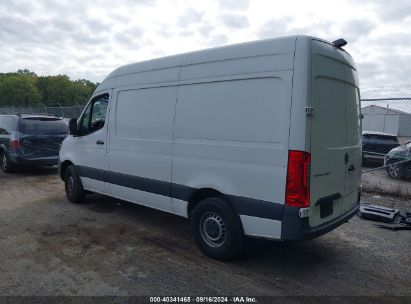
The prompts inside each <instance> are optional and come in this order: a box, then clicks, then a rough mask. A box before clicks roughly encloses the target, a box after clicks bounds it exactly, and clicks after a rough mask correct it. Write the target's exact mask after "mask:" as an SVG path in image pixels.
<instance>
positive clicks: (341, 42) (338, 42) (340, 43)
mask: <svg viewBox="0 0 411 304" xmlns="http://www.w3.org/2000/svg"><path fill="white" fill-rule="evenodd" d="M347 43H348V42H347V41H345V40H344V39H343V38H340V39H337V40H335V41H333V45H334V46H335V47H338V48H342V47H343V46H345V45H347Z"/></svg>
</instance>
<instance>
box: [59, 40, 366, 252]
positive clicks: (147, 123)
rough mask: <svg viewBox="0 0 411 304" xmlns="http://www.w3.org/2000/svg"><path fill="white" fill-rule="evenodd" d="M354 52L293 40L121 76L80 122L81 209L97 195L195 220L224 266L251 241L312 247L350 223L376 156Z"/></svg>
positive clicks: (69, 144) (76, 128) (189, 57)
mask: <svg viewBox="0 0 411 304" xmlns="http://www.w3.org/2000/svg"><path fill="white" fill-rule="evenodd" d="M340 42H341V41H340ZM340 46H341V45H340V44H339V43H334V44H331V43H328V42H326V41H323V40H320V39H317V38H313V37H307V36H292V37H285V38H277V39H269V40H263V41H256V42H251V43H244V44H238V45H232V46H226V47H221V48H215V49H210V50H205V51H199V52H193V53H188V54H183V55H177V56H172V57H166V58H162V59H157V60H151V61H146V62H141V63H136V64H131V65H127V66H123V67H120V68H118V69H117V70H115V71H114V72H112V73H111V74H110V75H108V76H107V78H106V79H105V80H104V81H103V82H102V83H101V84H100V85H99V87H98V88H97V89H96V91H95V93H94V95H93V96H92V98H91V100H90V101H89V103H88V105H87V106H86V108H85V109H84V111H83V113H82V115H81V117H80V119H79V121H78V122H77V121H76V120H71V121H70V123H69V127H70V133H71V135H70V136H68V137H67V139H66V140H65V141H64V142H63V145H62V148H61V150H60V166H59V167H60V176H61V178H62V179H63V180H64V181H65V188H66V194H67V197H68V199H69V200H70V201H71V202H74V203H78V202H81V201H82V200H83V197H84V194H85V190H88V191H91V192H97V193H103V194H106V195H109V196H112V197H116V198H120V199H123V200H126V201H130V202H134V203H139V204H142V205H146V206H149V207H152V208H156V209H159V210H163V211H166V212H170V213H174V214H176V215H180V216H183V217H186V218H189V219H190V222H191V228H192V230H193V234H194V238H195V240H196V242H197V244H198V246H199V247H200V249H201V250H202V251H203V252H204V253H205V254H206V255H208V256H210V257H213V258H216V259H221V260H225V259H230V258H232V257H234V256H235V255H236V254H237V253H238V252H239V251H240V247H241V244H242V241H241V240H242V237H243V235H246V236H250V237H259V238H267V239H273V240H303V239H309V238H313V237H317V236H319V235H322V234H324V233H326V232H328V231H330V230H332V229H334V228H336V227H337V226H339V225H341V224H342V223H345V222H346V221H347V220H348V219H349V218H350V217H352V216H353V215H354V214H355V213H356V211H357V209H358V206H359V190H360V174H361V172H360V171H361V155H362V154H361V137H360V136H361V122H360V100H359V87H358V79H357V71H356V67H355V65H354V62H353V60H352V58H351V56H350V55H349V54H348V53H346V52H345V51H344V50H343V49H341V48H340Z"/></svg>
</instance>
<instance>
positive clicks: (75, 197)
mask: <svg viewBox="0 0 411 304" xmlns="http://www.w3.org/2000/svg"><path fill="white" fill-rule="evenodd" d="M64 186H65V189H66V196H67V199H68V200H69V201H70V202H72V203H74V204H79V203H81V202H83V200H84V189H83V185H82V184H81V180H80V177H79V176H78V174H77V172H76V169H75V168H74V166H73V165H70V166H68V167H67V168H66V172H65V175H64Z"/></svg>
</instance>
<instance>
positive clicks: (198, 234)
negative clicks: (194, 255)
mask: <svg viewBox="0 0 411 304" xmlns="http://www.w3.org/2000/svg"><path fill="white" fill-rule="evenodd" d="M190 225H191V230H192V232H193V235H194V239H195V241H196V243H197V246H198V247H199V248H200V250H201V251H202V252H203V253H204V254H205V255H206V256H208V257H210V258H213V259H217V260H221V261H227V260H231V259H233V258H234V257H236V256H237V255H238V254H239V253H240V247H241V246H240V245H241V239H242V234H243V233H242V230H241V226H240V222H239V220H238V217H237V216H236V214H235V212H234V210H233V209H232V208H230V206H229V205H228V204H227V203H226V202H225V201H224V199H222V198H219V197H214V198H208V199H205V200H203V201H201V202H200V203H198V204H197V205H196V206H195V208H194V209H193V211H192V212H191V216H190Z"/></svg>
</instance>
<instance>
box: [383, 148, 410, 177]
mask: <svg viewBox="0 0 411 304" xmlns="http://www.w3.org/2000/svg"><path fill="white" fill-rule="evenodd" d="M384 165H385V166H387V167H386V169H387V173H388V176H389V177H391V178H393V179H402V178H409V177H411V143H410V142H407V143H406V144H405V145H403V146H399V147H397V148H394V149H392V150H391V151H390V152H388V153H387V155H386V156H385V159H384Z"/></svg>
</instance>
